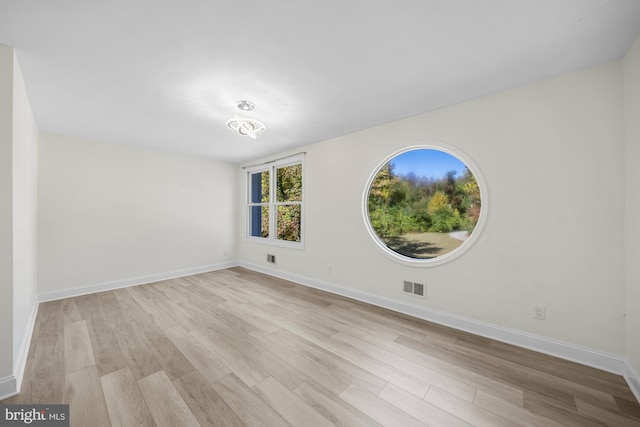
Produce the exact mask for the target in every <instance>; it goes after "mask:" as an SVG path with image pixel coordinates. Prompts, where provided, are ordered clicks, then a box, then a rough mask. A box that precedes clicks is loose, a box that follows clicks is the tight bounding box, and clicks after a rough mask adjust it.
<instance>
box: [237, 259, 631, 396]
mask: <svg viewBox="0 0 640 427" xmlns="http://www.w3.org/2000/svg"><path fill="white" fill-rule="evenodd" d="M239 265H240V266H241V267H245V268H248V269H250V270H255V271H258V272H261V273H265V274H269V275H271V276H275V277H279V278H282V279H286V280H290V281H292V282H296V283H299V284H301V285H304V286H309V287H312V288H316V289H321V290H323V291H327V292H331V293H334V294H338V295H342V296H345V297H348V298H352V299H355V300H358V301H362V302H366V303H369V304H373V305H376V306H379V307H383V308H387V309H389V310H393V311H397V312H399V313H403V314H408V315H410V316H413V317H417V318H419V319H424V320H428V321H430V322H433V323H438V324H440V325H444V326H448V327H451V328H454V329H458V330H462V331H465V332H470V333H473V334H476V335H480V336H483V337H487V338H491V339H494V340H497V341H501V342H505V343H508V344H513V345H516V346H518V347H523V348H527V349H530V350H534V351H537V352H540V353H545V354H548V355H551V356H556V357H559V358H562V359H565V360H569V361H572V362H576V363H580V364H582V365H586V366H591V367H593V368H597V369H601V370H603V371H607V372H611V373H614V374H617V375H623V373H624V372H625V361H624V358H623V357H622V356H618V355H615V354H609V353H604V352H601V351H598V350H594V349H591V348H588V347H581V346H577V345H574V344H570V343H567V342H563V341H558V340H554V339H550V338H545V337H541V336H538V335H533V334H529V333H526V332H521V331H517V330H515V329H509V328H505V327H502V326H498V325H494V324H490V323H485V322H480V321H477V320H473V319H469V318H466V317H462V316H457V315H453V314H449V313H445V312H441V311H437V310H433V309H430V308H427V307H423V306H419V305H415V304H410V303H407V302H404V301H398V300H394V299H390V298H385V297H381V296H378V295H374V294H370V293H367V292H362V291H358V290H355V289H349V288H345V287H342V286H339V285H335V284H331V283H327V282H323V281H319V280H315V279H311V278H308V277H303V276H298V275H295V274H290V273H286V272H282V271H278V270H275V269H271V268H267V267H263V266H260V265H256V264H251V263H247V262H240V263H239ZM637 378H638V377H637V376H636V379H637ZM636 385H637V383H636ZM636 396H637V395H636Z"/></svg>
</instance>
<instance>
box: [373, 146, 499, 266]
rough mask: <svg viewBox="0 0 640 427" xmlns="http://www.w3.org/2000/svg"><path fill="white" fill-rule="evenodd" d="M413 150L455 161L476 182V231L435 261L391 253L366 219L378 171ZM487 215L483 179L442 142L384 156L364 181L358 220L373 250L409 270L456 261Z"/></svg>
mask: <svg viewBox="0 0 640 427" xmlns="http://www.w3.org/2000/svg"><path fill="white" fill-rule="evenodd" d="M414 150H438V151H441V152H444V153H447V154H449V155H450V156H453V157H455V158H456V159H458V160H460V161H461V162H462V163H464V165H465V166H466V167H467V168H468V169H469V170H470V171H471V173H472V174H473V176H474V177H475V179H476V182H477V183H478V188H479V189H480V202H481V206H480V217H479V218H478V222H477V224H476V227H475V228H474V230H473V233H471V235H470V236H469V237H468V238H467V239H466V240H465V241H464V242H463V243H462V244H461V245H460V246H458V247H457V248H455V249H454V250H452V251H450V252H447V253H446V254H444V255H440V256H437V257H435V258H428V259H422V258H411V257H408V256H405V255H402V254H400V253H398V252H396V251H394V250H392V249H391V248H389V247H388V246H387V245H386V244H385V243H384V242H383V241H382V239H381V238H380V236H378V233H376V231H375V230H374V228H373V225H371V219H370V218H369V192H370V191H371V185H372V184H373V181H374V179H375V177H376V176H377V175H378V173H379V172H380V170H381V169H382V167H383V166H384V165H386V164H387V163H388V162H390V161H391V160H392V159H394V158H395V157H396V156H399V155H401V154H404V153H407V152H409V151H414ZM488 213H489V190H488V188H487V183H486V181H485V179H484V176H483V175H482V172H481V170H480V168H479V167H478V165H477V164H476V163H475V162H474V161H473V160H472V159H471V158H470V157H469V156H468V155H467V154H466V153H464V152H463V151H462V150H460V149H459V148H456V147H453V146H451V145H449V144H445V143H442V142H435V141H431V142H428V143H424V144H418V145H412V146H409V147H404V148H401V149H399V150H396V151H394V152H393V153H391V154H390V155H388V156H386V157H385V158H384V160H383V161H382V162H380V163H378V164H377V165H376V167H375V168H374V170H373V172H372V173H371V174H370V175H369V178H368V179H367V182H366V185H365V187H364V191H363V194H362V216H363V219H364V223H365V227H366V229H367V232H368V234H369V236H370V237H371V240H372V241H373V242H374V243H375V246H376V247H377V248H378V249H379V250H380V251H381V252H382V253H383V254H384V255H386V256H387V257H389V258H391V259H392V260H394V261H396V262H399V263H401V264H404V265H408V266H411V267H436V266H439V265H442V264H446V263H448V262H451V261H453V260H455V259H457V258H459V257H460V256H462V255H463V254H464V253H465V252H467V251H468V250H469V248H471V247H472V246H473V244H474V243H475V242H476V240H478V238H479V237H480V235H481V234H482V231H483V229H484V227H485V224H486V222H487V216H488Z"/></svg>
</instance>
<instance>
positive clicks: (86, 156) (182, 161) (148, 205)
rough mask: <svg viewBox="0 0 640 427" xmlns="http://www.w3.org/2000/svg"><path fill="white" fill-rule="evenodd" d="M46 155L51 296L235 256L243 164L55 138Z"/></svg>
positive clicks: (43, 191) (42, 222) (43, 198)
mask: <svg viewBox="0 0 640 427" xmlns="http://www.w3.org/2000/svg"><path fill="white" fill-rule="evenodd" d="M39 150H40V152H39V159H40V161H39V183H38V185H39V199H38V205H39V206H38V208H39V218H38V227H39V237H38V239H39V254H38V255H39V259H38V265H39V268H38V277H39V292H40V293H41V294H45V297H47V296H48V297H56V296H60V291H63V290H68V289H77V288H81V287H87V286H94V287H95V286H98V285H103V284H109V283H111V284H113V283H123V284H125V283H133V282H140V281H144V280H147V279H149V280H153V279H155V278H157V277H159V276H161V275H163V274H171V273H175V272H177V273H180V272H184V273H185V274H188V273H189V272H190V271H192V270H193V269H198V268H201V267H204V268H206V267H212V266H218V265H220V264H223V263H226V262H229V261H230V260H234V259H235V257H236V243H235V239H236V233H235V227H236V225H235V224H236V200H237V192H238V190H237V175H236V169H237V167H236V166H235V165H232V164H228V163H222V162H218V161H213V160H208V159H203V158H197V157H190V156H184V155H178V154H172V153H167V152H162V151H156V150H150V149H143V148H137V147H130V146H123V145H113V144H106V143H98V142H91V141H86V140H78V139H74V138H70V137H62V136H54V135H48V134H41V135H40V147H39Z"/></svg>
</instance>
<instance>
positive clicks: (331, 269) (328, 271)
mask: <svg viewBox="0 0 640 427" xmlns="http://www.w3.org/2000/svg"><path fill="white" fill-rule="evenodd" d="M327 273H329V274H331V273H333V268H332V267H331V266H330V265H329V266H327Z"/></svg>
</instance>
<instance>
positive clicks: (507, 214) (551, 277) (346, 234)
mask: <svg viewBox="0 0 640 427" xmlns="http://www.w3.org/2000/svg"><path fill="white" fill-rule="evenodd" d="M622 116H623V112H622V65H621V63H620V62H615V63H611V64H607V65H603V66H599V67H596V68H592V69H588V70H585V71H582V72H578V73H574V74H570V75H566V76H562V77H559V78H554V79H552V80H547V81H543V82H539V83H536V84H532V85H529V86H525V87H521V88H518V89H514V90H510V91H507V92H502V93H498V94H495V95H491V96H487V97H484V98H480V99H476V100H472V101H469V102H465V103H462V104H458V105H454V106H451V107H447V108H443V109H440V110H437V111H433V112H429V113H426V114H422V115H418V116H415V117H411V118H408V119H404V120H400V121H396V122H392V123H388V124H386V125H383V126H378V127H375V128H372V129H368V130H364V131H361V132H356V133H353V134H350V135H346V136H343V137H339V138H335V139H332V140H328V141H324V142H320V143H317V144H314V145H310V146H307V147H305V151H306V152H307V156H306V160H305V168H306V170H305V179H306V188H305V191H306V194H305V198H306V199H305V200H306V216H305V221H306V233H307V234H306V243H305V245H306V247H305V250H303V251H299V250H287V249H283V248H271V247H267V246H264V245H260V244H254V243H248V242H246V241H244V240H241V242H240V250H239V256H240V260H241V261H242V262H244V263H247V264H248V265H255V266H260V267H267V265H266V260H265V258H266V256H265V254H266V253H267V252H269V253H274V254H276V255H277V261H278V264H276V266H275V268H277V269H278V270H279V271H280V272H286V273H287V274H290V275H296V276H299V277H304V278H308V279H311V280H315V281H321V282H325V283H330V284H334V285H338V286H342V287H345V288H349V289H353V290H357V291H361V292H367V293H370V294H373V295H375V296H377V297H382V298H386V299H394V300H400V301H405V302H407V303H412V304H421V305H423V306H425V307H428V308H429V309H432V310H438V311H441V312H445V313H448V314H451V315H455V316H463V317H465V318H468V319H473V320H476V321H481V322H487V323H490V324H494V325H499V326H502V327H506V328H510V329H514V330H517V331H522V332H526V333H531V334H535V335H538V336H543V337H547V338H551V339H555V340H560V341H562V342H567V343H572V344H576V345H579V346H585V347H588V348H591V349H596V350H599V351H602V352H607V353H611V354H614V355H624V353H625V335H624V317H623V316H624V305H625V285H624V255H625V254H624V245H625V243H624V242H625V240H624V232H625V229H624V219H625V216H624V203H625V196H624V188H623V187H624V170H623V166H624V160H623V154H624V146H623V142H622V141H623V136H622ZM434 140H435V141H442V142H444V143H446V144H448V145H452V146H455V147H457V148H458V149H460V150H462V151H463V152H465V153H466V154H467V155H468V156H470V157H471V159H473V160H474V161H475V163H476V164H477V165H478V166H479V168H480V169H481V171H482V173H483V175H484V177H485V179H486V181H487V185H488V187H489V193H490V200H489V201H488V203H490V214H489V217H488V221H487V224H486V227H485V229H484V231H483V234H482V235H481V236H480V238H479V239H478V240H477V242H476V243H475V245H474V246H473V247H472V248H471V249H470V250H469V251H467V252H466V253H465V254H464V255H462V256H461V257H459V258H457V259H455V260H454V261H452V262H450V263H447V264H445V265H441V266H437V267H433V268H415V267H406V266H402V265H400V264H398V263H396V262H394V261H392V260H390V259H389V258H387V257H386V256H385V255H383V254H382V253H381V252H380V251H379V250H378V249H377V248H376V247H375V245H374V244H373V242H372V241H371V239H370V237H369V235H368V234H367V231H366V229H365V226H364V222H363V218H362V214H361V198H362V194H363V191H364V190H365V184H366V180H367V178H368V177H369V175H370V174H371V173H372V172H373V169H374V167H375V166H376V165H377V164H378V163H379V162H380V161H382V160H383V159H384V158H385V157H386V156H387V155H389V154H390V153H392V152H394V151H395V150H397V149H400V148H402V147H405V146H409V145H414V144H419V143H424V142H431V141H434ZM283 154H284V153H283ZM274 157H275V156H274ZM252 163H256V162H252ZM241 182H243V181H241ZM241 203H242V202H241ZM240 206H242V205H240ZM241 212H244V210H242V211H241ZM241 228H242V227H240V228H239V229H241ZM328 266H331V267H332V273H329V271H328V268H327V267H328ZM403 280H412V281H420V282H424V283H426V284H427V287H428V288H427V294H428V298H427V299H426V300H421V299H417V298H415V297H412V296H408V295H403V293H402V282H403ZM534 304H541V305H545V306H547V320H546V321H545V322H542V321H537V320H534V319H533V305H534Z"/></svg>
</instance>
